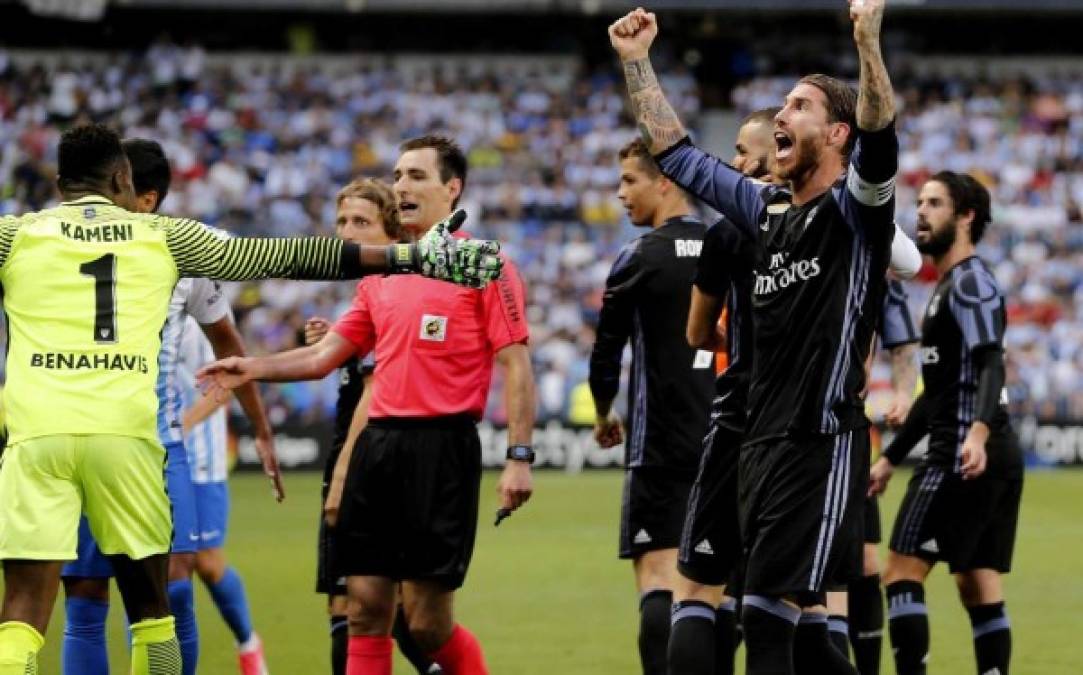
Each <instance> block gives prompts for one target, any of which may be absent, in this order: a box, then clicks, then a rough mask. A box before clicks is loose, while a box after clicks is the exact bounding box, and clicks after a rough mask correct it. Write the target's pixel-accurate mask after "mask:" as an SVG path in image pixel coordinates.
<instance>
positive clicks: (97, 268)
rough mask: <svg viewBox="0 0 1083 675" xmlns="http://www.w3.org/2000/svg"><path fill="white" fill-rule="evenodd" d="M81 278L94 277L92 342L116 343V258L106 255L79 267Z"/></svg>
mask: <svg viewBox="0 0 1083 675" xmlns="http://www.w3.org/2000/svg"><path fill="white" fill-rule="evenodd" d="M79 273H80V274H82V275H83V276H88V277H94V341H95V342H99V343H102V342H107V343H113V342H116V341H117V297H116V295H117V257H116V256H115V255H113V254H112V253H106V254H105V255H103V256H102V257H100V258H98V259H97V260H91V261H90V262H86V263H83V264H82V265H80V266H79Z"/></svg>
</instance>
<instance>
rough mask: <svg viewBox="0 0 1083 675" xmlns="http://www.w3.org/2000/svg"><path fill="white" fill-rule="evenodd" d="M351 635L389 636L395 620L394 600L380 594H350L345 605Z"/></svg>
mask: <svg viewBox="0 0 1083 675" xmlns="http://www.w3.org/2000/svg"><path fill="white" fill-rule="evenodd" d="M346 609H347V612H346V615H347V617H348V619H349V623H350V634H351V635H390V634H391V624H392V623H393V621H394V618H395V601H394V598H393V597H391V598H385V597H383V596H382V594H375V593H373V594H351V596H350V598H349V600H348V601H347V604H346Z"/></svg>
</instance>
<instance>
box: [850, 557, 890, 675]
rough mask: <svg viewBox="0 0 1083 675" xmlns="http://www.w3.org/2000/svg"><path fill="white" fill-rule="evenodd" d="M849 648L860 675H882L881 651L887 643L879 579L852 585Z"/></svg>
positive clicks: (861, 580)
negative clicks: (884, 643)
mask: <svg viewBox="0 0 1083 675" xmlns="http://www.w3.org/2000/svg"><path fill="white" fill-rule="evenodd" d="M849 590H850V593H849V605H850V644H851V645H853V648H854V663H855V664H856V665H857V672H859V673H861V675H880V651H881V648H882V643H883V641H884V597H883V596H882V595H881V594H880V575H879V574H872V575H870V576H867V577H861V578H860V579H857V580H855V581H853V582H852V583H851V584H850V589H849Z"/></svg>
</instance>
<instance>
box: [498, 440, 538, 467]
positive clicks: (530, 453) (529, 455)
mask: <svg viewBox="0 0 1083 675" xmlns="http://www.w3.org/2000/svg"><path fill="white" fill-rule="evenodd" d="M504 456H505V458H506V459H509V460H515V461H517V462H526V463H528V464H533V463H534V448H532V447H530V446H529V445H512V446H509V447H508V451H507V453H506V454H505V455H504Z"/></svg>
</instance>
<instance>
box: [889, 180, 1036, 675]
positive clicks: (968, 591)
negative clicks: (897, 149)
mask: <svg viewBox="0 0 1083 675" xmlns="http://www.w3.org/2000/svg"><path fill="white" fill-rule="evenodd" d="M989 221H990V212H989V192H988V191H987V190H986V189H985V187H983V186H982V185H981V184H980V183H978V182H977V181H976V180H974V179H973V178H971V177H970V176H967V175H961V174H957V173H953V172H951V171H942V172H940V173H938V174H936V175H934V176H933V177H932V178H931V179H929V180H928V181H927V182H926V183H925V184H924V185H923V186H922V188H921V192H920V193H919V196H918V246H919V247H920V248H921V250H922V252H923V253H925V254H926V255H928V256H930V257H932V259H933V263H934V264H935V265H936V269H937V271H938V272H939V274H940V280H939V282H938V284H937V286H936V288H935V290H934V291H933V294H932V297H931V298H930V299H929V306H928V309H926V311H925V316H924V318H923V320H922V326H921V363H922V369H921V370H922V378H923V380H924V383H925V389H924V391H923V393H922V394H921V395H920V396H919V397H918V399H917V400H916V401H915V402H914V406H913V408H912V409H911V410H910V414H909V415H908V416H907V418H906V422H905V424H904V425H903V428H902V429H901V430H900V431H899V434H898V436H897V437H896V438H895V440H894V441H893V442H892V443H891V445H890V446H888V447H887V449H886V450H885V451H884V454H883V456H882V457H881V458H880V459H879V460H878V461H877V462H876V464H875V465H874V466H873V468H872V477H871V481H870V491H871V492H872V493H878V492H881V491H883V489H884V487H885V486H886V484H887V482H888V480H889V479H890V478H891V474H892V471H893V467H894V466H896V465H897V464H898V463H899V462H901V461H902V460H903V459H904V458H905V457H906V455H907V454H908V453H909V452H910V450H911V449H912V448H913V446H914V445H915V444H916V443H917V441H919V440H920V439H921V438H922V437H924V436H925V435H926V434H928V435H929V447H928V451H927V452H926V454H925V457H924V458H923V459H922V461H921V464H920V465H919V466H918V468H917V470H916V471H915V472H914V474H913V476H912V477H911V479H910V484H909V487H908V488H907V491H906V496H905V498H904V499H903V503H902V505H901V506H900V508H899V513H898V516H897V517H896V519H895V527H894V529H893V530H892V533H891V546H890V553H889V554H888V560H887V565H886V568H885V570H884V583H885V585H886V587H887V597H888V626H889V632H890V635H891V644H892V647H893V649H894V652H895V668H896V671H897V672H898V673H899V675H914V674H916V673H925V662H926V659H927V657H928V652H929V620H928V616H927V611H926V606H925V590H924V587H923V585H922V584H923V582H924V581H925V579H926V577H928V575H929V572H930V571H931V570H932V566H933V564H935V563H936V561H938V560H943V561H946V562H947V563H948V567H949V569H950V570H951V573H952V574H953V575H954V576H955V581H956V584H957V586H958V588H959V599H960V600H961V601H962V603H963V605H964V606H965V607H966V609H967V612H968V613H969V614H970V622H971V624H972V626H973V628H974V651H975V654H976V656H977V663H978V672H979V673H986V674H987V673H1001V674H1002V675H1006V674H1007V672H1008V666H1009V662H1010V659H1011V631H1010V627H1009V623H1008V616H1007V614H1006V613H1005V611H1004V591H1003V588H1002V586H1001V575H1002V574H1006V573H1007V572H1008V571H1009V570H1010V568H1011V559H1012V552H1013V548H1014V545H1015V529H1016V523H1017V521H1018V517H1019V500H1020V497H1021V495H1022V491H1023V460H1022V452H1021V450H1020V448H1019V443H1018V441H1017V439H1016V437H1015V434H1014V432H1013V431H1012V428H1011V424H1010V422H1009V419H1008V413H1007V408H1006V405H1005V404H1006V402H1007V396H1006V394H1005V393H1004V351H1003V349H1004V328H1005V323H1006V314H1005V307H1004V295H1003V293H1002V292H1001V290H1000V288H999V286H998V285H997V282H996V279H995V278H994V276H993V273H992V271H991V270H990V269H989V267H988V266H987V265H986V263H985V262H984V261H983V260H982V259H981V258H979V257H978V255H977V252H976V250H975V245H976V244H977V243H978V242H979V241H980V240H981V237H982V234H984V232H985V230H986V228H987V227H988V225H989Z"/></svg>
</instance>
